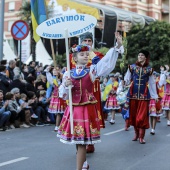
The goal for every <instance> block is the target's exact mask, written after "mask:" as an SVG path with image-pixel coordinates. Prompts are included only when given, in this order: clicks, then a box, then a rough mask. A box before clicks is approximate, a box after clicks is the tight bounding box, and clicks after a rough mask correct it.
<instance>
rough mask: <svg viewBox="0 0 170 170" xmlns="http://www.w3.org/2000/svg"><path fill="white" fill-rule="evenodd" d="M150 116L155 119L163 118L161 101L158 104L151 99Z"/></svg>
mask: <svg viewBox="0 0 170 170" xmlns="http://www.w3.org/2000/svg"><path fill="white" fill-rule="evenodd" d="M149 115H150V116H153V117H160V116H162V108H161V101H160V100H159V101H158V102H156V101H155V100H154V99H151V100H150V102H149Z"/></svg>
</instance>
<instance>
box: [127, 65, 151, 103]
mask: <svg viewBox="0 0 170 170" xmlns="http://www.w3.org/2000/svg"><path fill="white" fill-rule="evenodd" d="M129 69H130V72H131V86H130V89H129V92H128V94H127V97H128V98H130V99H138V100H149V99H150V93H149V89H148V81H149V76H150V75H151V74H152V72H153V69H152V68H151V67H150V66H147V67H140V66H137V65H136V64H133V65H130V67H129Z"/></svg>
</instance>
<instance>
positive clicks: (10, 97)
mask: <svg viewBox="0 0 170 170" xmlns="http://www.w3.org/2000/svg"><path fill="white" fill-rule="evenodd" d="M13 97H14V94H13V93H11V92H7V93H6V95H5V99H6V100H11V99H12V98H13Z"/></svg>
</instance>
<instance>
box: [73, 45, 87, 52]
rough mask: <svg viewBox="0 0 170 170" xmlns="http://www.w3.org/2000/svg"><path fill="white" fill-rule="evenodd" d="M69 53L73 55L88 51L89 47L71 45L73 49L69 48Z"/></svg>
mask: <svg viewBox="0 0 170 170" xmlns="http://www.w3.org/2000/svg"><path fill="white" fill-rule="evenodd" d="M71 51H72V52H73V53H76V52H83V51H90V46H88V45H73V47H72V48H71Z"/></svg>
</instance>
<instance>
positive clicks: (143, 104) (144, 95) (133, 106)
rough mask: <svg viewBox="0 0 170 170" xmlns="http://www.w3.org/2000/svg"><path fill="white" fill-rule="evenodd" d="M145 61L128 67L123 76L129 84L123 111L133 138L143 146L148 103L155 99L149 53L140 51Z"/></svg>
mask: <svg viewBox="0 0 170 170" xmlns="http://www.w3.org/2000/svg"><path fill="white" fill-rule="evenodd" d="M140 55H144V56H145V58H146V60H145V62H144V64H143V65H142V64H141V63H140V62H139V61H137V62H136V63H135V64H132V65H130V66H129V69H128V71H127V73H126V75H125V82H130V89H129V91H128V94H127V102H126V103H125V106H124V110H125V109H126V110H127V111H129V123H130V125H132V126H134V130H135V137H134V139H133V141H136V140H137V139H138V138H139V142H140V143H141V144H144V143H145V141H144V136H145V129H148V128H149V101H150V99H151V98H152V99H157V98H158V95H157V92H156V83H155V80H154V77H153V75H152V73H153V69H152V68H151V67H150V66H149V65H148V57H149V52H147V51H145V50H141V51H140V52H139V55H138V58H139V56H140Z"/></svg>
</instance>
